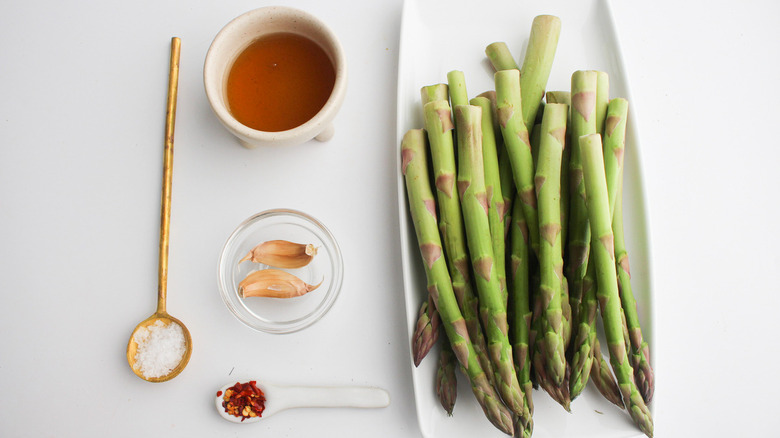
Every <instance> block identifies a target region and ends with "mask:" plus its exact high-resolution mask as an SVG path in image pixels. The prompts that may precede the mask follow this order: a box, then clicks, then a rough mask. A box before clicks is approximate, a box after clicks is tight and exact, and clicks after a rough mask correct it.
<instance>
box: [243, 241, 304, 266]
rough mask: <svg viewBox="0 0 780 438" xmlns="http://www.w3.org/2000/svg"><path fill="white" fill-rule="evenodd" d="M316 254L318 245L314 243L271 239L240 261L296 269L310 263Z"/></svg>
mask: <svg viewBox="0 0 780 438" xmlns="http://www.w3.org/2000/svg"><path fill="white" fill-rule="evenodd" d="M315 255H317V247H315V246H314V245H312V244H303V243H295V242H289V241H287V240H269V241H267V242H263V243H261V244H259V245H257V246H256V247H254V248H253V249H252V250H251V251H249V254H247V255H246V257H244V258H243V259H241V260H239V261H238V263H242V262H245V261H247V260H249V261H251V262H254V263H262V264H265V265H268V266H274V267H277V268H283V269H295V268H302V267H304V266H306V265H308V264H309V262H311V260H312V259H313V258H314V256H315Z"/></svg>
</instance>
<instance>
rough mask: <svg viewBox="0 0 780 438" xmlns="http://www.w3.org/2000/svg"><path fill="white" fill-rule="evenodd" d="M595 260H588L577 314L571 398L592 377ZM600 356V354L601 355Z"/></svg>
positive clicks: (595, 303) (579, 392) (576, 395)
mask: <svg viewBox="0 0 780 438" xmlns="http://www.w3.org/2000/svg"><path fill="white" fill-rule="evenodd" d="M593 263H594V260H593V258H592V257H591V258H589V259H588V268H587V270H586V272H585V278H583V281H582V301H581V302H580V310H579V311H578V312H577V318H578V320H577V331H576V335H575V338H574V341H573V344H572V350H571V351H572V354H571V380H570V383H569V390H570V393H571V398H572V399H575V398H577V397H578V396H579V395H580V394H581V393H582V391H583V390H584V389H585V386H586V385H587V384H588V378H589V377H590V376H591V367H592V365H593V357H594V356H593V355H594V351H593V349H594V348H595V342H596V330H595V329H596V313H597V312H598V302H597V298H596V281H595V278H594V277H595V271H594V270H593ZM599 354H600V353H599Z"/></svg>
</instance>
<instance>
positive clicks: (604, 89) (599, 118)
mask: <svg viewBox="0 0 780 438" xmlns="http://www.w3.org/2000/svg"><path fill="white" fill-rule="evenodd" d="M608 104H609V75H608V74H607V73H606V72H603V71H596V132H597V133H599V134H601V133H602V132H604V120H605V119H606V118H607V105H608Z"/></svg>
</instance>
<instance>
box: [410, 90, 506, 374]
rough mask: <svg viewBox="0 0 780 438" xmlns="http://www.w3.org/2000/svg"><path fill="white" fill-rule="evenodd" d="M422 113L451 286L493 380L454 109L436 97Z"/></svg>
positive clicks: (473, 340)
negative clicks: (459, 181) (459, 183)
mask: <svg viewBox="0 0 780 438" xmlns="http://www.w3.org/2000/svg"><path fill="white" fill-rule="evenodd" d="M440 90H441V88H440ZM437 97H441V95H439V96H437ZM423 113H424V118H425V128H426V130H427V132H428V140H429V142H430V151H431V158H432V161H433V169H434V170H433V172H434V176H435V186H436V201H437V205H438V207H439V231H440V232H441V235H442V238H443V240H444V250H445V254H446V258H447V265H448V267H449V271H450V278H452V288H453V290H454V291H455V296H456V297H457V298H458V302H459V303H460V309H461V312H462V313H463V317H464V318H465V320H466V325H467V327H468V331H469V335H470V336H471V340H472V342H473V343H474V349H475V350H476V351H477V353H479V361H480V364H481V365H482V368H483V369H484V370H485V373H486V374H487V376H488V380H489V381H490V383H491V384H493V383H494V377H493V366H492V365H491V364H490V359H489V358H488V356H487V342H486V341H485V336H484V335H483V331H482V327H481V325H480V322H479V303H478V299H477V296H476V294H475V292H474V290H473V289H472V284H471V280H470V267H469V265H470V261H469V257H468V250H467V247H466V230H465V225H464V224H463V215H462V212H461V208H460V199H459V196H458V191H457V190H456V188H455V182H456V181H455V179H456V177H455V171H456V169H455V146H454V144H453V139H452V137H453V135H452V132H453V129H454V125H453V124H452V112H451V111H450V106H449V104H447V101H446V100H436V101H432V102H428V103H426V104H425V106H423Z"/></svg>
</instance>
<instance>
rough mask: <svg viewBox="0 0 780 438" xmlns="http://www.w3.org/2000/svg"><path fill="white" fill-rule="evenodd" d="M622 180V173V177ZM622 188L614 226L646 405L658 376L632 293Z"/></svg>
mask: <svg viewBox="0 0 780 438" xmlns="http://www.w3.org/2000/svg"><path fill="white" fill-rule="evenodd" d="M621 179H622V173H621ZM622 192H623V189H622V187H619V188H618V198H617V200H616V202H615V217H614V219H613V222H612V226H613V227H614V230H615V231H614V232H615V258H616V260H617V274H618V280H619V283H618V286H619V292H620V298H621V301H622V304H623V312H624V314H625V318H626V328H627V329H628V335H629V336H628V338H629V340H630V346H631V348H630V352H631V355H630V358H631V359H632V360H631V362H632V367H633V368H634V376H635V379H636V383H637V385H638V387H639V391H640V393H641V394H642V398H644V400H645V402H646V403H650V401H651V400H652V399H653V392H654V388H655V376H654V373H653V368H652V366H651V365H650V347H649V346H648V344H647V341H645V340H644V338H643V336H642V327H641V325H640V323H639V315H638V314H637V308H636V300H635V299H634V293H633V290H632V289H631V271H630V268H629V263H628V251H627V250H626V243H625V238H624V236H623V201H622Z"/></svg>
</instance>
